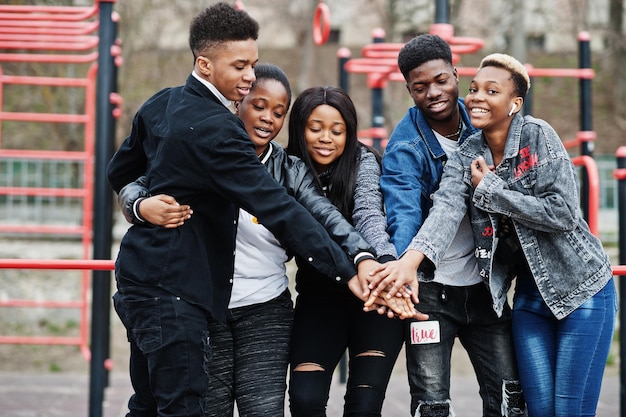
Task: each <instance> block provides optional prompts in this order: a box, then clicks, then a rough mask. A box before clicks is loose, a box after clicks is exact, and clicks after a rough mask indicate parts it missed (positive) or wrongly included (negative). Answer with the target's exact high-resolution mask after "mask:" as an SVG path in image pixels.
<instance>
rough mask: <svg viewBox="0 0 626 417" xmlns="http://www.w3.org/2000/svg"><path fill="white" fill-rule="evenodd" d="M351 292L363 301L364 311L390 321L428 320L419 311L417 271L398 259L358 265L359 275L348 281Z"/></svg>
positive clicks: (366, 262) (365, 262)
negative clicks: (387, 318)
mask: <svg viewBox="0 0 626 417" xmlns="http://www.w3.org/2000/svg"><path fill="white" fill-rule="evenodd" d="M348 286H349V287H350V290H351V291H352V292H353V293H354V294H355V295H356V296H357V297H359V298H360V299H361V300H363V301H364V305H363V310H365V311H377V312H378V314H381V315H382V314H386V315H387V316H388V317H389V318H394V317H398V318H400V319H416V320H428V315H427V314H424V313H422V312H420V311H418V310H417V309H416V308H415V304H418V303H419V298H418V290H419V283H418V281H417V269H416V268H413V267H412V266H411V265H410V264H409V263H408V262H404V261H403V260H402V258H401V259H399V260H396V261H391V262H387V263H385V264H380V263H378V262H377V261H375V260H373V259H371V260H370V259H368V260H363V261H361V262H359V265H358V275H357V276H355V277H353V278H352V279H351V280H350V281H348Z"/></svg>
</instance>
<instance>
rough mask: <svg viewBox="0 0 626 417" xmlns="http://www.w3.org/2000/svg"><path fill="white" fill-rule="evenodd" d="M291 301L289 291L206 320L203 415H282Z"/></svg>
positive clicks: (291, 317)
mask: <svg viewBox="0 0 626 417" xmlns="http://www.w3.org/2000/svg"><path fill="white" fill-rule="evenodd" d="M292 324H293V301H291V294H290V293H289V290H285V291H284V292H283V293H282V294H281V295H279V296H278V297H276V298H274V299H273V300H269V301H267V302H265V303H259V304H254V305H250V306H244V307H238V308H233V309H230V310H229V311H228V316H227V321H226V323H219V322H217V321H211V323H210V324H209V332H210V334H211V351H212V356H211V362H210V363H209V392H210V395H209V400H208V410H207V417H232V415H233V408H234V403H235V401H236V402H237V410H238V411H239V415H240V416H242V417H246V416H247V417H250V416H274V417H281V416H283V415H284V411H285V391H286V389H287V365H288V364H289V342H290V338H291V326H292Z"/></svg>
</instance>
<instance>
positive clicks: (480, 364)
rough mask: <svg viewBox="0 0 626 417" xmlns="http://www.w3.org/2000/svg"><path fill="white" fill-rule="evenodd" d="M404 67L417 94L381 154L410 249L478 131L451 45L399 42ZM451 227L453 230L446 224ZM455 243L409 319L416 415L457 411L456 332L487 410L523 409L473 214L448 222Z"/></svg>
mask: <svg viewBox="0 0 626 417" xmlns="http://www.w3.org/2000/svg"><path fill="white" fill-rule="evenodd" d="M398 66H399V68H400V71H401V72H402V74H403V75H404V78H405V80H406V86H407V90H408V91H409V94H410V95H411V98H412V99H413V101H414V102H415V107H412V108H410V109H409V110H408V111H407V113H406V115H405V116H404V117H403V119H402V120H401V121H400V122H399V123H398V125H397V126H396V128H395V129H394V131H393V133H392V135H391V138H390V141H389V144H388V146H387V148H386V150H385V154H384V158H383V174H382V177H381V188H382V191H383V194H384V199H385V205H386V209H387V219H388V223H389V233H390V235H391V239H392V242H393V243H394V245H395V246H396V249H397V251H398V254H402V253H404V252H405V251H406V250H407V248H408V247H409V244H410V243H411V240H412V239H413V238H414V237H415V235H417V232H418V230H419V229H420V227H421V226H422V223H423V221H424V219H425V218H426V216H427V215H428V212H429V210H430V208H431V207H432V203H433V201H432V196H433V194H434V193H435V191H436V190H437V189H438V187H439V180H440V179H441V176H442V173H443V167H444V165H445V164H446V161H447V160H448V158H449V157H450V156H451V155H452V154H453V153H454V152H455V151H456V148H457V147H458V146H459V145H460V144H461V143H463V141H464V140H465V139H466V138H467V137H468V136H470V135H471V134H472V133H474V132H476V131H477V130H476V129H474V128H473V127H472V126H471V124H470V121H469V117H468V115H467V112H466V110H465V106H464V103H463V100H462V99H459V90H458V74H457V72H456V69H455V68H454V66H453V64H452V53H451V50H450V47H449V45H448V44H447V43H446V42H445V41H444V40H443V39H441V38H440V37H438V36H433V35H420V36H417V37H415V38H413V39H412V40H411V41H409V42H408V43H407V44H406V45H405V46H404V47H403V48H402V50H401V51H400V54H399V57H398ZM448 229H449V230H448ZM448 229H446V231H445V234H446V235H445V236H446V238H451V237H452V236H454V238H453V239H452V243H451V244H450V246H449V248H447V250H446V251H445V254H443V253H442V259H441V262H440V263H439V264H438V267H437V270H436V271H434V275H433V272H432V271H431V272H430V273H429V274H427V275H428V276H424V274H420V275H422V277H421V278H423V279H421V282H420V286H419V300H420V303H419V306H418V307H419V310H420V311H422V312H424V313H426V314H428V315H429V316H430V320H429V321H421V322H420V321H415V320H413V321H411V322H409V323H408V324H407V331H406V356H407V370H408V375H409V384H410V389H411V414H412V415H414V416H422V417H426V416H451V415H453V412H452V409H451V408H452V407H451V401H450V355H451V352H452V346H453V345H454V341H455V339H456V337H458V338H459V340H460V341H461V343H462V344H463V346H464V347H465V349H466V350H467V352H468V354H469V356H470V358H471V361H472V364H473V366H474V369H475V372H476V375H477V378H478V382H479V385H480V395H481V397H482V399H483V415H485V416H489V417H499V416H517V415H522V413H523V410H524V401H523V397H522V395H521V392H520V389H519V383H518V381H517V379H518V378H517V370H516V366H515V358H514V355H513V347H512V339H511V324H510V318H511V312H510V309H509V308H508V306H507V307H506V308H501V309H500V310H499V311H498V313H500V314H496V312H495V311H494V310H493V309H492V303H491V295H490V294H489V288H488V287H487V286H486V285H485V284H484V283H483V279H482V277H481V275H480V273H479V268H478V264H477V261H476V258H475V257H474V240H473V238H472V229H471V226H470V222H469V217H468V216H465V217H464V218H463V220H462V221H461V222H460V225H458V224H457V225H455V226H454V227H453V228H448Z"/></svg>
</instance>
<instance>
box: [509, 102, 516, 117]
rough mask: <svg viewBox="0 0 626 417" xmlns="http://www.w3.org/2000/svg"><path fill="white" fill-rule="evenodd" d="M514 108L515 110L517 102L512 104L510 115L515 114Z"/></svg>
mask: <svg viewBox="0 0 626 417" xmlns="http://www.w3.org/2000/svg"><path fill="white" fill-rule="evenodd" d="M513 110H515V104H513V105H512V106H511V110H510V111H509V117H510V116H512V115H513Z"/></svg>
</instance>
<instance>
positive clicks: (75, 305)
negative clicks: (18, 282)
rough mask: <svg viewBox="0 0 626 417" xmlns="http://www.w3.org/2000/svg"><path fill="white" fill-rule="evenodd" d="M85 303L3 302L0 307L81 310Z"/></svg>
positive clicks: (0, 302) (50, 301)
mask: <svg viewBox="0 0 626 417" xmlns="http://www.w3.org/2000/svg"><path fill="white" fill-rule="evenodd" d="M84 305H85V303H83V302H81V301H76V300H73V301H72V300H68V301H61V300H59V301H53V300H48V301H45V300H42V301H36V300H5V301H0V307H44V308H82V307H83V306H84Z"/></svg>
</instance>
